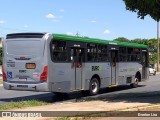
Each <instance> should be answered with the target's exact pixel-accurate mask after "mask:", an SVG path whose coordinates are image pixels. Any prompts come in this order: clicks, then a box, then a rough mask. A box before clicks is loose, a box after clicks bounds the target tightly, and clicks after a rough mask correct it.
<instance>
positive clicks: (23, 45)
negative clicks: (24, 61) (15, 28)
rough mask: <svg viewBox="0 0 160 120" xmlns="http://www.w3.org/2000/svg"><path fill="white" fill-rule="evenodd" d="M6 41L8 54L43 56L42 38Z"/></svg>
mask: <svg viewBox="0 0 160 120" xmlns="http://www.w3.org/2000/svg"><path fill="white" fill-rule="evenodd" d="M6 43H7V44H6V51H7V54H8V55H25V56H28V55H29V56H32V55H34V56H42V54H43V49H42V48H43V45H42V42H41V41H40V40H11V41H7V42H6Z"/></svg>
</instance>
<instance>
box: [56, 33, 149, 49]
mask: <svg viewBox="0 0 160 120" xmlns="http://www.w3.org/2000/svg"><path fill="white" fill-rule="evenodd" d="M53 37H54V38H55V39H56V40H64V41H66V40H68V41H77V42H86V43H97V44H113V45H119V46H126V47H136V48H148V47H147V45H143V44H137V43H130V42H119V41H113V40H103V39H98V38H89V37H79V36H71V35H66V34H53Z"/></svg>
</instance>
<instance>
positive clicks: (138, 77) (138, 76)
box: [131, 71, 141, 88]
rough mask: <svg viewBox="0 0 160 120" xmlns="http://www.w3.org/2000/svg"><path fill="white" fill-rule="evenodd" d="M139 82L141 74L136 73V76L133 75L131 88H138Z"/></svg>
mask: <svg viewBox="0 0 160 120" xmlns="http://www.w3.org/2000/svg"><path fill="white" fill-rule="evenodd" d="M139 82H141V73H140V72H139V71H138V72H137V73H136V74H135V79H134V82H133V83H132V84H131V87H132V88H136V87H138V83H139Z"/></svg>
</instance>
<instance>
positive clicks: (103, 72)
mask: <svg viewBox="0 0 160 120" xmlns="http://www.w3.org/2000/svg"><path fill="white" fill-rule="evenodd" d="M83 74H85V78H84V79H83V89H84V90H88V89H89V82H90V80H91V78H92V77H93V76H94V75H98V76H99V77H100V82H101V84H100V87H101V88H104V87H107V86H109V85H110V84H111V81H110V63H86V64H85V70H84V72H83Z"/></svg>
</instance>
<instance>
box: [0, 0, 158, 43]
mask: <svg viewBox="0 0 160 120" xmlns="http://www.w3.org/2000/svg"><path fill="white" fill-rule="evenodd" d="M0 4H1V7H0V8H1V9H0V37H5V36H6V34H9V33H17V32H49V33H58V34H68V35H76V34H77V33H78V34H79V36H88V37H92V38H100V39H106V40H113V39H116V38H118V37H125V38H127V39H136V38H142V39H143V38H146V39H150V38H156V35H157V33H156V30H157V28H156V27H157V23H156V21H154V20H153V19H152V18H150V16H147V17H145V19H144V20H142V19H139V18H137V13H133V12H130V11H127V10H126V8H125V4H124V2H123V0H1V1H0Z"/></svg>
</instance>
